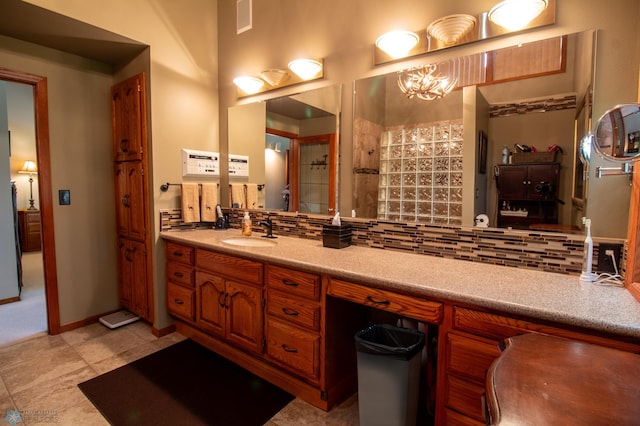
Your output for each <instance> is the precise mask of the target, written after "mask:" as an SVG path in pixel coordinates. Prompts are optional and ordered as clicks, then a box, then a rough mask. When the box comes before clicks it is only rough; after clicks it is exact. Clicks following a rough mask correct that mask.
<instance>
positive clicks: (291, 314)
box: [282, 308, 298, 317]
mask: <svg viewBox="0 0 640 426" xmlns="http://www.w3.org/2000/svg"><path fill="white" fill-rule="evenodd" d="M282 312H284V314H285V315H289V316H291V317H297V316H298V313H297V312H296V311H292V310H291V309H287V308H282Z"/></svg>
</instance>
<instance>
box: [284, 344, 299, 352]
mask: <svg viewBox="0 0 640 426" xmlns="http://www.w3.org/2000/svg"><path fill="white" fill-rule="evenodd" d="M281 346H282V349H284V351H285V352H289V353H292V354H295V353H298V350H297V349H296V348H289V347H287V345H285V344H284V343H283V344H282V345H281Z"/></svg>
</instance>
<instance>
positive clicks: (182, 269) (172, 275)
mask: <svg viewBox="0 0 640 426" xmlns="http://www.w3.org/2000/svg"><path fill="white" fill-rule="evenodd" d="M167 279H168V280H170V281H173V282H175V283H179V284H184V285H186V286H187V287H194V282H195V271H194V269H193V266H189V265H185V264H183V263H177V262H168V263H167Z"/></svg>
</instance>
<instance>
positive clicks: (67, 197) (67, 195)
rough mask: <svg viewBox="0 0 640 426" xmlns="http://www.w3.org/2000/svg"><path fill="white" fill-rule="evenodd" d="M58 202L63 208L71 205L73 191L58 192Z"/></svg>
mask: <svg viewBox="0 0 640 426" xmlns="http://www.w3.org/2000/svg"><path fill="white" fill-rule="evenodd" d="M58 202H59V203H60V205H61V206H68V205H69V204H71V191H70V190H68V189H60V190H59V191H58Z"/></svg>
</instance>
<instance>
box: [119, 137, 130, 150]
mask: <svg viewBox="0 0 640 426" xmlns="http://www.w3.org/2000/svg"><path fill="white" fill-rule="evenodd" d="M120 151H122V152H127V151H129V139H122V140H121V141H120Z"/></svg>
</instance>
